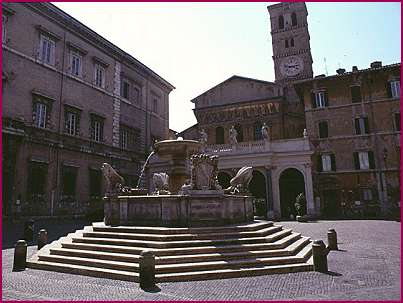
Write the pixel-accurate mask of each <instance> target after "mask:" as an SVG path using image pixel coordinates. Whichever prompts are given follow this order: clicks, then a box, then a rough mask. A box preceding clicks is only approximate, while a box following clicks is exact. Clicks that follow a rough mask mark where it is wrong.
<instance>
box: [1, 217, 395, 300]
mask: <svg viewBox="0 0 403 303" xmlns="http://www.w3.org/2000/svg"><path fill="white" fill-rule="evenodd" d="M55 223H57V222H53V223H52V224H49V226H47V225H45V226H46V227H47V229H48V230H49V231H50V230H52V228H53V227H52V226H51V225H53V224H55ZM83 223H84V222H78V223H77V221H74V222H70V223H69V222H64V223H63V224H61V225H62V227H60V224H58V225H59V227H58V231H59V232H64V233H67V232H70V231H73V230H74V229H76V228H81V227H82V224H83ZM277 224H281V225H283V226H284V227H287V228H292V229H293V230H294V231H298V232H301V233H302V234H303V235H306V236H311V237H312V239H323V240H324V241H325V242H326V238H327V230H328V228H334V229H336V231H337V234H338V240H339V251H332V252H330V254H329V256H328V263H329V271H330V272H329V273H328V274H322V273H317V272H302V273H291V274H279V275H269V276H260V277H250V278H237V279H223V280H210V281H195V282H176V283H160V284H158V287H159V289H158V290H155V291H154V292H145V291H143V290H141V289H140V287H139V285H138V284H137V283H131V282H124V281H114V280H109V279H99V278H92V277H85V276H77V275H68V274H62V273H55V272H47V271H40V270H32V269H27V270H25V271H23V272H12V270H11V269H12V262H13V249H12V248H5V249H3V267H2V270H3V292H2V293H3V300H152V301H160V300H169V301H173V300H400V296H401V292H400V222H393V221H375V220H371V221H370V220H360V221H358V220H357V221H318V222H312V223H297V222H278V223H277ZM45 226H39V227H38V228H42V227H45ZM73 227H74V228H73ZM67 228H71V229H70V230H67V231H65V229H67ZM5 232H6V233H7V231H5ZM8 232H10V233H12V231H8ZM3 235H4V233H3ZM62 235H63V233H61V234H59V235H58V236H62ZM54 236H56V234H54ZM7 239H8V240H9V241H11V240H12V238H10V237H9V238H7ZM14 240H15V239H14ZM35 250H36V247H35V246H33V245H31V246H30V247H29V249H28V254H29V255H32V254H33V253H34V252H35Z"/></svg>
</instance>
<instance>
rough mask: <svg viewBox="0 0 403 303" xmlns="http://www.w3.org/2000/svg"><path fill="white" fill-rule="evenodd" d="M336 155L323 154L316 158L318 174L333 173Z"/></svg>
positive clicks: (331, 153) (332, 153)
mask: <svg viewBox="0 0 403 303" xmlns="http://www.w3.org/2000/svg"><path fill="white" fill-rule="evenodd" d="M335 171H336V155H335V153H334V152H324V153H321V154H320V155H319V157H318V172H335Z"/></svg>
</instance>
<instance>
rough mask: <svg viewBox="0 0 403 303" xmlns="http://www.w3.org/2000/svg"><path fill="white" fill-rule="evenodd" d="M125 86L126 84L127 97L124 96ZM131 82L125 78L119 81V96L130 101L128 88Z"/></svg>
mask: <svg viewBox="0 0 403 303" xmlns="http://www.w3.org/2000/svg"><path fill="white" fill-rule="evenodd" d="M125 84H127V95H125V91H126V90H125ZM131 85H132V84H131V81H130V80H129V79H128V78H126V77H122V79H121V81H120V96H121V97H122V98H123V99H125V100H128V101H130V95H131V94H130V87H131Z"/></svg>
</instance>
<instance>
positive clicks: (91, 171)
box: [88, 166, 102, 199]
mask: <svg viewBox="0 0 403 303" xmlns="http://www.w3.org/2000/svg"><path fill="white" fill-rule="evenodd" d="M95 178H96V179H98V178H99V180H97V181H100V182H99V184H95V183H98V182H95V181H94V179H95ZM95 187H99V188H95ZM96 192H97V193H96ZM88 195H89V197H90V199H100V198H101V197H102V171H101V169H100V168H95V167H91V166H89V167H88Z"/></svg>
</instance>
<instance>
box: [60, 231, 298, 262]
mask: <svg viewBox="0 0 403 303" xmlns="http://www.w3.org/2000/svg"><path fill="white" fill-rule="evenodd" d="M281 236H282V238H280V237H281ZM277 237H279V239H277V240H274V241H273V242H271V243H257V244H256V243H255V244H253V243H252V244H242V245H237V244H235V245H216V246H195V247H179V248H160V249H158V248H155V249H152V250H153V251H154V253H155V255H157V256H167V255H180V254H191V253H220V252H237V251H250V250H255V251H256V250H274V249H281V248H285V247H286V246H287V245H289V244H290V243H292V242H293V241H295V240H297V239H299V238H300V237H301V234H299V233H291V230H289V229H286V230H283V231H281V233H278V234H277ZM61 246H62V247H63V248H71V249H77V250H80V249H82V250H90V251H105V252H112V253H123V254H136V255H139V254H140V253H141V252H142V251H143V250H144V249H145V247H129V246H120V245H106V244H89V243H76V242H62V243H61Z"/></svg>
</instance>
